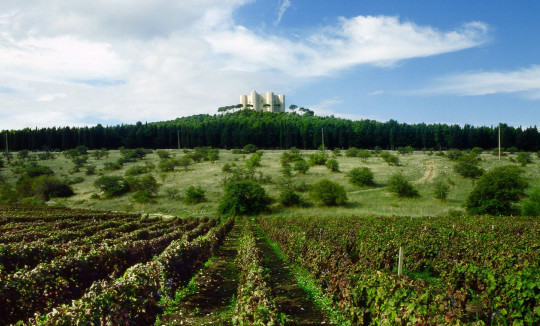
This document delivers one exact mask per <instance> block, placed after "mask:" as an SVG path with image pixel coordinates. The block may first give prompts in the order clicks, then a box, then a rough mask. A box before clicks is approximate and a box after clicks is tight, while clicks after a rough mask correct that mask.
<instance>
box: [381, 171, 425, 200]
mask: <svg viewBox="0 0 540 326" xmlns="http://www.w3.org/2000/svg"><path fill="white" fill-rule="evenodd" d="M388 189H389V190H390V192H393V193H395V194H396V195H397V196H398V197H406V198H412V197H418V196H419V194H418V190H416V188H414V186H413V185H412V184H411V183H410V182H409V181H407V180H406V179H405V177H403V175H402V174H401V173H396V174H394V175H392V176H391V177H390V179H389V180H388Z"/></svg>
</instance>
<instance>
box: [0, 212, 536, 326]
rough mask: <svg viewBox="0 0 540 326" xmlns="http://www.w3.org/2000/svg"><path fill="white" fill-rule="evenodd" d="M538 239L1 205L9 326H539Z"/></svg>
mask: <svg viewBox="0 0 540 326" xmlns="http://www.w3.org/2000/svg"><path fill="white" fill-rule="evenodd" d="M538 239H540V222H539V221H538V218H524V217H505V218H497V217H474V218H473V217H459V218H456V217H454V218H450V217H437V218H429V217H422V218H419V217H415V218H408V217H347V218H342V217H334V218H326V217H324V218H323V217H310V218H308V217H258V218H256V219H247V218H237V219H236V223H235V219H233V218H229V219H224V220H222V221H219V220H217V219H214V218H183V219H180V218H169V219H163V218H157V217H147V216H141V215H135V214H125V213H111V212H100V211H88V210H73V209H68V208H59V207H45V206H44V207H27V206H21V205H2V206H0V281H1V282H0V284H1V286H0V316H1V318H0V325H11V324H19V325H77V324H79V325H98V324H102V325H154V324H155V325H176V324H184V325H206V324H219V325H314V324H322V323H328V324H340V325H341V324H344V325H441V324H468V325H493V324H513V325H536V324H538V323H539V322H540V304H539V301H540V279H539V275H540V273H539V270H540V243H539V241H538ZM400 248H402V251H403V252H404V259H403V272H402V274H401V275H398V264H399V262H398V252H399V249H400ZM300 274H302V275H308V276H307V278H308V280H307V281H305V280H303V281H302V280H301V276H299V275H300ZM302 282H304V283H305V282H308V283H309V282H311V283H310V284H312V286H313V287H314V288H315V290H306V288H305V287H304V286H303V285H302V286H301V285H299V284H300V283H302ZM309 291H311V292H309ZM313 291H315V292H317V293H318V294H316V293H315V292H313ZM308 292H309V293H308ZM316 296H319V297H323V298H324V300H326V302H327V304H328V305H329V306H330V307H328V306H323V304H321V303H320V301H317V299H316V298H315V297H316ZM336 314H337V315H336ZM336 316H337V317H336Z"/></svg>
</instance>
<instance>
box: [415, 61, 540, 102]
mask: <svg viewBox="0 0 540 326" xmlns="http://www.w3.org/2000/svg"><path fill="white" fill-rule="evenodd" d="M497 93H520V94H523V95H524V96H525V97H527V98H530V99H540V66H538V65H533V66H531V67H529V68H523V69H520V70H516V71H505V72H473V73H466V74H459V75H453V76H449V77H446V78H444V79H441V80H439V81H438V82H437V85H436V86H434V87H431V88H427V89H424V90H421V91H417V92H414V94H456V95H462V96H474V95H489V94H497Z"/></svg>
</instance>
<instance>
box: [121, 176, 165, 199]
mask: <svg viewBox="0 0 540 326" xmlns="http://www.w3.org/2000/svg"><path fill="white" fill-rule="evenodd" d="M124 181H125V183H127V185H128V187H129V191H133V192H139V191H144V192H146V193H147V194H148V195H149V196H150V197H155V196H157V193H158V191H159V187H160V185H159V183H157V180H156V178H154V176H153V175H149V174H148V175H144V176H142V177H128V178H126V179H125V180H124Z"/></svg>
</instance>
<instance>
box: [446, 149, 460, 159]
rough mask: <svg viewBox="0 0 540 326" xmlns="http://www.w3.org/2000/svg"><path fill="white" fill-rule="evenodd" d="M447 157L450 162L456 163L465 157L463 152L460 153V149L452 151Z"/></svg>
mask: <svg viewBox="0 0 540 326" xmlns="http://www.w3.org/2000/svg"><path fill="white" fill-rule="evenodd" d="M446 156H447V157H448V159H449V160H450V161H455V160H457V159H459V158H460V157H462V156H463V152H462V151H460V150H459V149H451V150H449V151H448V153H447V154H446Z"/></svg>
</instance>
